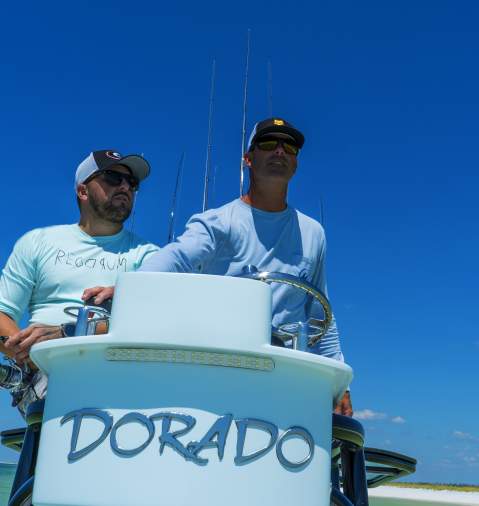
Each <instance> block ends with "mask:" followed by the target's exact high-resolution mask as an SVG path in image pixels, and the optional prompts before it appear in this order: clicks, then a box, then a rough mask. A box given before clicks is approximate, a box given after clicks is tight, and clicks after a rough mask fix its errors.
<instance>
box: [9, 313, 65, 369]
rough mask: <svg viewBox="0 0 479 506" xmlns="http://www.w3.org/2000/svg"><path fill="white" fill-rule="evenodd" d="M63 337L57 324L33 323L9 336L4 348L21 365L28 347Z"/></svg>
mask: <svg viewBox="0 0 479 506" xmlns="http://www.w3.org/2000/svg"><path fill="white" fill-rule="evenodd" d="M60 337H63V333H62V330H61V327H60V326H59V325H41V324H38V323H34V324H33V325H30V326H28V327H27V328H26V329H23V330H21V331H20V332H17V333H16V334H14V335H12V336H10V337H9V338H8V339H7V341H6V342H5V348H6V349H7V350H9V351H11V352H12V353H13V358H14V359H15V361H16V362H17V363H18V364H20V365H22V364H24V363H25V362H27V361H28V357H29V353H30V348H31V347H32V346H33V345H34V344H36V343H41V342H42V341H49V340H50V339H58V338H60Z"/></svg>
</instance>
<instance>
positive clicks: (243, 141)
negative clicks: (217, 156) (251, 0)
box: [240, 28, 251, 197]
mask: <svg viewBox="0 0 479 506" xmlns="http://www.w3.org/2000/svg"><path fill="white" fill-rule="evenodd" d="M250 39H251V29H250V28H248V38H247V47H246V67H245V79H244V95H243V132H242V138H241V163H240V197H241V196H242V195H243V186H244V158H243V156H244V153H245V149H246V148H245V138H246V106H247V103H248V70H249V53H250Z"/></svg>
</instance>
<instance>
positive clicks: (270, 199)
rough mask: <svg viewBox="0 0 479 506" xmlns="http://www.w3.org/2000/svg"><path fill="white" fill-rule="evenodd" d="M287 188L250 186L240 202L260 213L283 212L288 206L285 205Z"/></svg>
mask: <svg viewBox="0 0 479 506" xmlns="http://www.w3.org/2000/svg"><path fill="white" fill-rule="evenodd" d="M286 195H287V186H284V187H281V188H278V187H277V186H275V187H271V188H261V187H259V186H258V185H255V184H252V185H251V186H250V188H249V190H248V193H246V194H245V195H243V196H242V197H241V200H242V201H243V202H245V203H246V204H249V205H250V206H251V207H254V208H256V209H260V210H261V211H269V212H279V211H284V210H285V209H286V207H287V206H288V204H287V203H286Z"/></svg>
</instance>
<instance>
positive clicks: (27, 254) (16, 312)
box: [0, 230, 38, 323]
mask: <svg viewBox="0 0 479 506" xmlns="http://www.w3.org/2000/svg"><path fill="white" fill-rule="evenodd" d="M37 245H38V231H36V230H32V231H31V232H28V233H27V234H25V235H24V236H23V237H21V238H20V239H19V240H18V241H17V243H16V244H15V246H14V248H13V251H12V254H11V255H10V257H9V259H8V260H7V264H6V265H5V267H4V269H3V271H2V275H1V277H0V311H1V312H2V313H5V314H7V315H8V316H10V317H11V318H13V320H15V322H17V323H18V322H19V321H20V319H21V318H22V316H23V314H24V313H25V311H26V310H27V308H28V305H29V303H30V299H31V296H32V292H33V289H34V287H35V283H36V275H37V268H36V263H37V262H36V259H35V256H36V251H37Z"/></svg>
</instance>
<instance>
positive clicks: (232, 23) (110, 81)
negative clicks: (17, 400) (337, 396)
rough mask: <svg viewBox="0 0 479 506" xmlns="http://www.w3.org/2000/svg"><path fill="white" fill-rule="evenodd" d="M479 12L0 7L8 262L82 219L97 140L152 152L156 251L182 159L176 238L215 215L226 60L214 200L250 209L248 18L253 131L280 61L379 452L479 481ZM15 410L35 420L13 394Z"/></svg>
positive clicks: (149, 197)
mask: <svg viewBox="0 0 479 506" xmlns="http://www.w3.org/2000/svg"><path fill="white" fill-rule="evenodd" d="M233 7H234V8H233ZM478 16H479V5H478V4H477V3H476V2H474V1H472V0H471V1H467V0H465V1H462V2H453V1H452V0H451V1H441V0H439V1H437V0H435V1H426V0H424V1H422V2H417V1H410V0H405V1H404V0H403V1H401V2H381V1H372V0H366V1H364V2H354V1H351V0H350V1H343V2H334V1H328V2H326V1H319V2H295V3H287V2H274V3H273V2H262V3H257V2H248V1H247V2H242V3H241V4H238V5H235V6H233V4H231V5H229V7H228V4H225V3H224V2H223V3H213V2H206V3H201V4H199V3H197V2H185V3H181V4H180V3H174V4H172V5H168V6H165V5H163V3H159V2H144V1H141V0H140V1H137V2H118V1H115V2H77V3H76V4H75V5H73V4H72V3H71V2H67V3H65V2H63V3H54V2H48V3H43V2H42V3H38V2H23V3H21V4H20V3H19V4H16V5H8V6H2V15H1V20H2V29H1V30H0V44H1V47H2V51H1V55H0V61H1V65H0V145H1V146H2V156H1V166H2V167H1V173H2V182H3V189H4V192H3V195H2V207H3V209H4V213H3V220H2V241H1V242H0V263H1V264H2V265H3V264H4V263H5V261H6V259H7V257H8V254H9V252H10V250H11V248H12V246H13V244H14V242H15V240H16V239H17V238H18V237H19V236H20V235H21V234H23V233H24V232H26V231H27V230H29V229H31V228H34V227H38V226H45V225H51V224H56V223H71V222H74V221H76V220H77V209H76V203H75V199H74V194H73V175H74V171H75V168H76V166H77V165H78V163H79V162H80V161H81V160H82V159H83V158H84V157H85V156H86V155H87V154H88V153H89V151H91V150H92V149H102V148H110V147H111V148H115V149H118V150H120V151H121V152H123V153H128V152H142V153H144V154H145V156H146V157H147V158H148V159H149V160H150V161H151V164H152V167H153V173H152V175H151V177H150V178H149V180H148V181H147V182H146V183H145V184H144V186H143V188H142V190H141V193H140V195H139V199H138V204H137V212H136V219H135V230H136V232H137V233H139V234H141V235H143V236H146V237H148V238H149V239H151V240H152V241H155V242H158V243H159V244H163V243H164V242H165V240H166V238H167V233H168V213H169V209H170V203H171V199H172V192H173V188H174V183H175V177H176V166H177V164H178V160H179V157H180V155H181V152H182V151H183V150H184V151H186V162H185V173H184V179H183V191H182V194H181V200H180V205H179V209H178V226H177V231H181V229H182V227H183V224H184V223H185V221H186V219H187V218H188V217H189V216H190V215H191V214H193V213H194V212H197V211H199V210H200V209H201V202H202V178H203V170H204V166H205V154H206V140H207V126H208V105H209V104H208V100H209V85H210V72H211V63H212V60H213V58H216V62H217V73H216V78H217V80H216V97H215V104H214V124H213V127H214V128H213V153H212V164H213V166H217V176H216V185H215V189H214V192H213V191H212V192H211V194H210V195H211V196H210V201H211V203H212V205H220V204H222V203H224V202H227V201H229V200H231V199H233V198H235V197H237V195H238V185H239V180H238V171H239V161H240V154H241V153H240V151H241V122H242V90H243V74H244V59H245V48H246V32H247V29H248V28H250V29H251V43H252V52H251V65H250V83H249V84H250V94H249V101H248V131H249V130H250V129H251V128H252V126H253V123H254V122H255V121H256V120H258V119H262V118H264V117H267V116H268V115H269V104H268V70H267V69H268V60H270V61H271V65H272V90H273V91H272V102H273V113H274V114H275V115H278V116H283V117H285V118H287V119H288V120H290V121H292V122H293V123H294V124H295V125H297V126H298V127H299V128H300V129H301V130H302V131H303V132H304V133H305V136H306V144H305V148H304V150H303V152H302V153H301V155H300V159H299V170H298V172H297V175H296V176H295V180H294V181H293V183H292V186H291V189H290V194H289V201H290V203H291V204H292V205H294V206H296V207H298V208H300V209H301V210H302V211H304V212H305V213H307V214H309V215H311V216H313V217H316V218H318V219H319V217H320V216H319V215H320V198H322V200H323V205H324V224H325V228H326V232H327V236H328V284H329V292H330V297H331V302H332V305H333V308H334V311H335V314H336V318H337V320H338V325H339V328H340V331H341V335H342V343H343V348H344V352H345V355H346V358H347V361H348V362H349V363H350V364H351V365H352V366H353V368H354V370H355V377H356V379H355V381H354V383H353V386H352V388H353V401H354V407H355V409H356V412H357V414H358V415H359V416H360V417H361V418H362V420H363V422H364V425H365V428H366V431H367V444H368V445H369V446H376V447H385V448H390V449H392V450H397V451H400V452H404V453H407V454H410V455H413V456H416V457H417V458H418V459H419V461H420V463H419V467H418V472H417V474H416V475H415V476H414V479H416V480H427V481H442V482H456V483H458V482H462V483H479V481H478V476H479V426H478V425H477V419H478V417H479V408H478V405H477V402H475V398H476V394H477V389H478V383H479V381H478V377H477V372H476V368H477V363H478V358H479V332H478V328H477V319H476V315H477V304H478V300H479V295H478V292H477V290H476V281H477V272H478V268H477V258H478V249H479V248H478V246H479V241H478V234H477V223H478V217H479V212H478V211H479V209H478V207H479V204H478V199H477V188H478V183H479V177H478V175H477V174H478V172H477V167H478V165H479V154H478V150H477V145H478V121H477V118H478V117H479V103H478V102H479V98H478V91H477V90H478V89H479V73H478V69H477V53H478V50H479V35H478V33H477V19H478ZM474 273H476V274H474ZM0 420H1V422H0V427H1V428H2V429H3V428H10V427H12V426H16V425H19V424H20V419H19V417H18V416H17V415H16V414H15V412H14V410H13V409H11V408H9V406H8V396H7V395H6V394H5V392H0ZM14 458H15V455H14V454H13V453H11V452H9V451H7V450H5V449H0V460H12V459H14Z"/></svg>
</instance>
